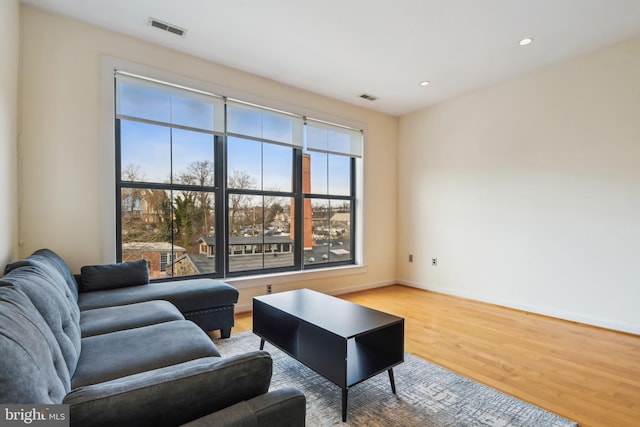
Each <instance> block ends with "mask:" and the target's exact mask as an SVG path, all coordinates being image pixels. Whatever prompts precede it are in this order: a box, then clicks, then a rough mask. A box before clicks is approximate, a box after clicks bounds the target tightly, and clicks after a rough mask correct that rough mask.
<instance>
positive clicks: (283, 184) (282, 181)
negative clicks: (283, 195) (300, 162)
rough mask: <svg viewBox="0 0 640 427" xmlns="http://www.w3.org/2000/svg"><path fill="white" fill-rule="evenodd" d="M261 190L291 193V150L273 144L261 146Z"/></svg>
mask: <svg viewBox="0 0 640 427" xmlns="http://www.w3.org/2000/svg"><path fill="white" fill-rule="evenodd" d="M262 150H263V161H262V165H263V177H262V179H263V187H264V188H263V189H264V190H267V191H291V189H292V177H293V149H292V148H291V147H285V146H282V145H275V144H267V143H263V144H262Z"/></svg>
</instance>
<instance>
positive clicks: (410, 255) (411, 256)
mask: <svg viewBox="0 0 640 427" xmlns="http://www.w3.org/2000/svg"><path fill="white" fill-rule="evenodd" d="M409 262H413V254H409Z"/></svg>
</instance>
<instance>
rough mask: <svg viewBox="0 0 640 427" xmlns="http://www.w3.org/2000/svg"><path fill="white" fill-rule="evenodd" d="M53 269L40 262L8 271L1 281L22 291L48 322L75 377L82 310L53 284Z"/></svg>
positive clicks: (70, 371)
mask: <svg viewBox="0 0 640 427" xmlns="http://www.w3.org/2000/svg"><path fill="white" fill-rule="evenodd" d="M55 274H56V273H54V272H52V271H51V269H50V268H46V267H45V266H43V265H42V264H41V263H39V262H32V263H31V265H23V266H21V267H19V268H14V269H12V270H11V271H9V273H8V274H6V275H5V276H4V277H2V281H4V282H6V283H9V284H11V285H13V286H14V287H16V288H17V289H20V290H21V291H22V292H24V294H25V295H26V296H27V297H28V298H29V299H30V300H31V302H32V303H33V305H34V306H35V308H36V310H37V311H38V312H39V313H40V315H41V316H42V318H43V319H44V320H45V322H46V323H47V325H48V326H49V329H50V330H51V332H52V333H53V336H54V337H55V339H56V341H57V342H58V346H59V347H60V350H61V351H62V355H63V357H64V361H65V364H66V367H67V370H68V372H69V375H70V376H73V373H74V372H75V369H76V365H77V364H78V358H79V357H80V311H79V308H78V305H77V304H75V303H73V304H72V303H71V302H70V300H69V298H67V297H66V296H65V295H63V293H62V292H60V291H59V288H57V287H56V286H55V285H54V282H55V278H54V279H52V275H54V276H55Z"/></svg>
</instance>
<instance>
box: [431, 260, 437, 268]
mask: <svg viewBox="0 0 640 427" xmlns="http://www.w3.org/2000/svg"><path fill="white" fill-rule="evenodd" d="M431 265H433V266H434V267H435V266H436V265H438V258H431Z"/></svg>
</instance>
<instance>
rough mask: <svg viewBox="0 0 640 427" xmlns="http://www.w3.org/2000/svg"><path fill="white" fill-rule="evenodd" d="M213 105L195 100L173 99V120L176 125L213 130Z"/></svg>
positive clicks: (174, 97)
mask: <svg viewBox="0 0 640 427" xmlns="http://www.w3.org/2000/svg"><path fill="white" fill-rule="evenodd" d="M213 108H214V106H213V104H212V103H211V101H209V102H206V101H203V100H199V99H194V98H183V97H180V96H172V97H171V120H172V122H173V123H175V124H179V125H183V126H189V127H193V128H198V129H206V130H211V131H212V130H213V129H214V126H213Z"/></svg>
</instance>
